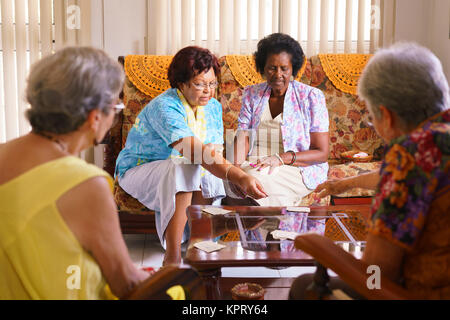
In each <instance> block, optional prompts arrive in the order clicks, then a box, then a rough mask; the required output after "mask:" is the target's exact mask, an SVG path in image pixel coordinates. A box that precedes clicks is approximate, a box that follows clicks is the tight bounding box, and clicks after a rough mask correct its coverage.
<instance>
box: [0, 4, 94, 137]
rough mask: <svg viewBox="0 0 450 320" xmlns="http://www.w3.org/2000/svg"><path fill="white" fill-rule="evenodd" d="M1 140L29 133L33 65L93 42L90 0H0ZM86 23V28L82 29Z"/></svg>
mask: <svg viewBox="0 0 450 320" xmlns="http://www.w3.org/2000/svg"><path fill="white" fill-rule="evenodd" d="M0 4H1V6H0V10H1V18H0V19H1V20H0V28H1V41H0V73H1V74H2V76H1V77H0V143H3V142H5V141H8V140H11V139H13V138H16V137H18V136H20V135H23V134H26V133H28V132H29V131H30V126H29V124H28V122H27V121H26V119H25V111H26V109H27V108H28V105H27V103H26V102H25V97H24V93H25V86H26V76H27V74H28V72H29V68H30V66H31V65H32V64H33V63H34V62H36V61H37V60H39V59H40V58H41V57H44V56H46V55H48V54H51V53H52V52H54V51H55V50H57V49H59V48H62V47H64V46H67V45H88V44H90V21H91V18H90V0H1V2H0ZM81 26H83V28H81Z"/></svg>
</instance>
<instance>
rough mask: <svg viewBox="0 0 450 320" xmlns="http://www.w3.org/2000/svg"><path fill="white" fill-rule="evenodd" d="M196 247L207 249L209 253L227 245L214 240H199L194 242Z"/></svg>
mask: <svg viewBox="0 0 450 320" xmlns="http://www.w3.org/2000/svg"><path fill="white" fill-rule="evenodd" d="M194 247H196V248H197V249H200V250H202V251H206V252H208V253H210V252H213V251H217V250H221V249H223V248H225V247H226V246H225V245H223V244H218V243H215V242H212V241H201V242H197V243H196V244H194Z"/></svg>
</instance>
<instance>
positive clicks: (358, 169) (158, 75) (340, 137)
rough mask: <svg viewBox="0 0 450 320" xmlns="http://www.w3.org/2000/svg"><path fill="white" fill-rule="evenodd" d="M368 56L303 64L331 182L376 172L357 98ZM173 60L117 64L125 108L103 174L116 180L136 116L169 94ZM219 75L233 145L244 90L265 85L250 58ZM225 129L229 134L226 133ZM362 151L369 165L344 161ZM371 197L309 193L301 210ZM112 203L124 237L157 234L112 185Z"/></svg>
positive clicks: (232, 61) (371, 136) (235, 60)
mask: <svg viewBox="0 0 450 320" xmlns="http://www.w3.org/2000/svg"><path fill="white" fill-rule="evenodd" d="M370 57H371V55H362V54H323V55H316V56H312V57H310V58H307V59H305V60H306V63H305V64H304V67H303V68H302V70H300V72H299V75H298V76H297V80H298V81H301V82H303V83H306V84H308V85H310V86H313V87H317V88H319V89H320V90H322V91H323V93H324V95H325V98H326V103H327V108H328V112H329V119H330V129H329V134H330V154H329V159H328V162H329V165H330V170H329V173H328V177H329V178H343V177H348V176H354V175H358V174H361V173H365V172H368V171H371V170H373V169H377V168H379V166H380V160H381V155H382V151H383V142H382V140H381V138H380V137H378V135H377V134H376V132H375V131H374V130H373V128H371V127H370V126H369V125H368V124H367V122H366V121H367V118H368V110H367V108H366V106H365V104H364V102H363V101H362V100H360V99H359V98H358V96H357V94H356V86H357V82H358V78H359V75H360V74H361V71H362V69H363V68H364V66H365V64H366V63H367V61H368V60H369V59H370ZM171 59H172V56H150V55H147V56H137V55H131V56H126V57H125V58H123V57H121V58H119V61H121V62H122V63H123V65H124V69H125V73H126V79H125V83H124V88H123V92H122V94H121V98H122V100H123V103H124V105H125V109H124V110H123V112H122V114H120V115H119V120H118V122H117V124H116V125H115V126H114V127H112V128H111V130H110V132H109V133H108V135H107V137H106V139H105V141H104V144H105V152H104V169H105V170H106V171H107V172H109V173H110V174H111V175H113V174H114V167H115V160H116V158H117V155H118V154H119V152H120V150H121V149H122V148H123V146H124V145H125V142H126V138H127V135H128V132H129V130H130V129H131V127H132V126H133V124H134V120H135V118H136V116H137V115H138V113H139V112H140V111H141V110H142V108H144V107H145V106H146V105H147V104H148V103H149V102H150V101H151V99H153V98H154V97H156V96H157V95H158V94H160V93H162V92H164V91H165V90H167V89H168V88H169V82H168V80H167V75H166V73H167V68H168V66H169V64H170V61H171ZM219 64H220V74H219V75H218V81H219V86H218V89H217V91H216V98H217V99H218V100H219V101H220V102H221V104H222V107H223V124H224V129H225V130H224V132H228V134H226V136H225V137H224V139H225V141H226V142H225V143H227V142H228V143H229V142H230V140H231V139H232V135H230V134H229V133H230V131H229V129H236V128H237V118H238V115H239V111H240V108H241V97H242V93H243V89H244V88H245V87H246V86H247V85H252V84H255V83H258V82H261V81H263V79H262V78H261V76H260V75H259V74H258V73H257V72H256V70H255V66H254V61H253V59H252V56H250V55H228V56H224V57H221V58H220V59H219ZM227 129H228V130H227ZM353 150H358V151H364V152H366V153H368V154H370V155H371V156H372V159H371V161H369V162H355V161H349V160H348V159H343V157H342V153H344V152H347V151H353ZM372 196H373V191H369V190H364V189H353V190H352V191H351V192H346V193H344V194H340V195H338V196H336V197H332V198H330V197H327V198H324V199H318V197H317V195H316V194H314V193H312V194H310V195H309V196H308V197H306V198H305V199H304V201H303V202H304V203H303V205H306V206H311V205H327V204H330V203H332V204H333V203H335V204H344V203H346V204H360V203H369V202H370V201H371V197H372ZM114 199H115V201H116V203H117V207H118V211H119V218H120V222H121V227H122V231H123V232H124V233H156V228H155V222H154V212H153V211H151V210H149V209H148V208H146V207H145V206H144V205H142V204H141V203H139V201H137V200H136V199H134V198H133V197H131V196H130V195H128V194H127V193H126V192H125V191H124V190H122V189H121V188H120V186H119V185H118V183H117V180H116V181H115V186H114Z"/></svg>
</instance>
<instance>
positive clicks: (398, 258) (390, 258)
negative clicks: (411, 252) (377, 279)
mask: <svg viewBox="0 0 450 320" xmlns="http://www.w3.org/2000/svg"><path fill="white" fill-rule="evenodd" d="M366 241H367V242H366V248H365V249H364V255H363V258H362V261H364V262H365V263H367V264H368V265H375V266H378V267H379V268H380V271H381V274H382V275H383V276H386V277H388V278H389V279H390V280H392V281H394V282H399V281H400V279H401V275H402V264H403V257H404V255H405V249H404V248H402V247H400V246H398V245H395V244H394V243H393V242H391V241H388V240H386V239H385V238H383V237H381V236H378V235H374V234H371V233H369V234H368V236H367V239H366Z"/></svg>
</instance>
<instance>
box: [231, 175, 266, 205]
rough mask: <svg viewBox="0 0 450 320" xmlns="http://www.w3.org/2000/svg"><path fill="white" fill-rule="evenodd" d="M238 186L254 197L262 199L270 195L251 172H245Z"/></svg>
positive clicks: (246, 194) (243, 191)
mask: <svg viewBox="0 0 450 320" xmlns="http://www.w3.org/2000/svg"><path fill="white" fill-rule="evenodd" d="M237 186H238V187H239V188H240V190H241V191H242V193H243V194H244V195H245V196H247V197H250V198H253V199H261V198H266V197H267V196H268V194H267V193H266V192H265V191H264V188H263V187H262V185H261V183H260V182H259V181H258V180H256V178H254V177H252V176H251V175H249V174H245V175H244V176H243V177H242V178H241V179H239V183H238V185H237Z"/></svg>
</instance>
